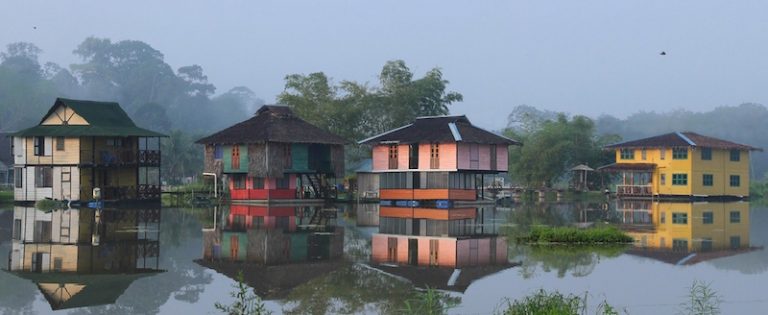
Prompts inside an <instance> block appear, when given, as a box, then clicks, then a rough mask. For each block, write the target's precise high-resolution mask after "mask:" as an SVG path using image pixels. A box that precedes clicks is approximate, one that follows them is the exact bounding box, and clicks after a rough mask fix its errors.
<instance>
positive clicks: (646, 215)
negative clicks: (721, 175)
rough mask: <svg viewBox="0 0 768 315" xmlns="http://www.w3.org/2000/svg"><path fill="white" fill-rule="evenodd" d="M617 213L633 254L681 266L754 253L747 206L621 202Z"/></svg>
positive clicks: (732, 203) (735, 203)
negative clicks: (633, 246) (631, 245)
mask: <svg viewBox="0 0 768 315" xmlns="http://www.w3.org/2000/svg"><path fill="white" fill-rule="evenodd" d="M617 212H618V213H619V216H620V220H621V221H622V222H623V223H625V224H624V225H623V227H622V229H623V230H625V231H626V232H627V234H629V235H630V236H632V237H633V238H634V239H635V248H634V249H633V250H631V251H630V253H631V254H635V255H639V256H645V257H650V258H655V259H658V260H662V261H665V262H669V263H675V264H680V265H683V264H695V263H697V262H701V261H704V260H708V259H714V258H719V257H725V256H731V255H736V254H739V253H743V252H747V251H750V250H752V247H751V246H750V241H749V203H748V202H650V201H646V202H645V203H644V204H643V203H638V202H637V201H626V200H619V201H617Z"/></svg>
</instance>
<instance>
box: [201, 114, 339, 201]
mask: <svg viewBox="0 0 768 315" xmlns="http://www.w3.org/2000/svg"><path fill="white" fill-rule="evenodd" d="M197 143H200V144H203V145H205V172H208V173H216V174H217V175H219V176H221V177H222V178H225V179H224V181H225V182H226V185H227V188H228V190H229V191H230V197H231V199H232V200H235V201H238V200H240V201H244V200H250V201H270V200H295V199H324V198H328V197H331V196H332V194H333V185H332V183H331V181H332V180H334V179H335V178H339V177H343V176H344V145H345V144H346V143H347V141H346V140H344V139H343V138H341V137H339V136H337V135H335V134H333V133H330V132H328V131H325V130H323V129H321V128H319V127H317V126H314V125H312V124H310V123H308V122H306V121H304V120H302V119H301V118H299V117H298V116H296V115H295V114H294V113H293V111H291V109H290V108H288V107H286V106H275V105H265V106H262V107H261V108H260V109H259V110H258V111H257V112H256V115H255V116H253V117H251V118H250V119H248V120H245V121H243V122H240V123H238V124H235V125H233V126H231V127H228V128H226V129H224V130H221V131H219V132H217V133H214V134H212V135H210V136H208V137H205V138H202V139H200V140H197Z"/></svg>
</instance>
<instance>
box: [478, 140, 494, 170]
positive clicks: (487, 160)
mask: <svg viewBox="0 0 768 315" xmlns="http://www.w3.org/2000/svg"><path fill="white" fill-rule="evenodd" d="M478 147H479V148H478V150H479V151H480V169H481V170H490V169H491V145H489V144H481V145H479V146H478Z"/></svg>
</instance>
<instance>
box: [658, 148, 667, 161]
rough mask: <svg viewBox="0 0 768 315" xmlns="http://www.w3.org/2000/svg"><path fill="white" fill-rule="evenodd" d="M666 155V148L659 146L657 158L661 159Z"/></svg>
mask: <svg viewBox="0 0 768 315" xmlns="http://www.w3.org/2000/svg"><path fill="white" fill-rule="evenodd" d="M666 155H667V149H665V148H661V149H660V150H659V158H660V159H662V160H663V159H664V157H665V156H666Z"/></svg>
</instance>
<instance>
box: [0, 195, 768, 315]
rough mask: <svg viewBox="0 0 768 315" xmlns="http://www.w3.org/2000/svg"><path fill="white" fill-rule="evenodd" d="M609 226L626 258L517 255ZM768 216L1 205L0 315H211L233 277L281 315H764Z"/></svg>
mask: <svg viewBox="0 0 768 315" xmlns="http://www.w3.org/2000/svg"><path fill="white" fill-rule="evenodd" d="M595 222H597V224H600V223H601V222H611V223H615V224H618V225H619V226H620V227H621V228H622V229H624V230H626V231H627V232H628V233H629V234H630V235H632V236H633V237H634V238H635V239H636V242H635V245H634V246H602V247H589V248H588V247H581V248H573V247H565V246H556V247H530V246H519V245H517V244H515V242H514V241H509V240H510V239H512V240H513V239H514V236H515V235H519V234H521V233H525V232H526V231H527V230H528V229H529V228H530V227H531V226H534V225H564V226H565V225H579V226H586V225H592V224H595ZM765 226H768V209H763V208H762V207H760V206H755V205H750V204H749V203H714V202H710V203H650V202H616V201H612V202H610V203H607V204H601V203H595V204H586V203H540V204H531V205H512V206H510V207H481V208H462V209H451V210H444V209H428V208H398V207H379V206H378V205H361V206H348V205H336V206H332V207H328V206H327V207H306V206H296V207H258V206H228V207H222V208H217V209H181V208H163V209H119V210H118V209H103V210H100V211H97V210H93V209H80V210H78V209H70V210H58V211H53V212H44V211H39V210H36V209H34V208H28V207H19V206H12V205H0V268H1V269H2V271H0V312H2V313H8V314H20V313H36V314H48V313H67V314H69V313H71V314H106V313H110V314H157V313H163V314H177V313H188V314H205V313H216V310H215V308H214V304H215V303H216V302H224V303H229V302H231V298H230V296H229V293H230V292H231V291H232V290H231V289H232V285H234V284H235V281H234V280H233V278H235V276H236V274H237V272H238V271H239V270H243V271H244V273H245V276H246V282H248V283H249V284H250V285H251V286H253V287H254V288H255V289H256V292H258V294H259V295H260V296H262V297H263V298H264V299H265V300H266V301H267V302H266V305H267V307H268V308H269V309H271V310H273V311H275V313H396V312H397V311H398V310H401V309H402V308H403V307H404V305H403V301H404V300H406V299H408V298H411V297H412V296H413V289H414V287H425V286H430V287H436V288H439V289H441V290H443V292H446V293H447V294H448V296H450V297H451V298H452V299H453V300H455V301H458V302H460V303H459V305H458V306H457V307H456V308H453V309H451V311H450V312H451V313H456V314H488V313H492V312H493V311H494V310H496V309H497V307H498V306H499V305H500V304H501V303H502V302H503V301H504V299H505V298H512V299H514V298H520V297H523V296H525V295H528V294H530V293H532V292H534V291H535V290H538V289H540V288H544V289H547V290H559V291H561V292H566V293H575V294H580V295H581V294H584V293H585V292H587V293H586V294H588V296H589V300H590V304H593V306H594V305H596V304H597V303H599V301H602V300H607V301H608V302H609V303H610V304H611V305H613V306H615V307H618V308H620V309H624V308H626V309H627V310H628V312H629V313H630V314H674V313H676V312H677V311H678V310H680V309H681V303H683V302H685V300H686V299H685V298H686V295H687V292H688V289H687V288H688V287H689V286H690V285H691V284H692V283H693V282H694V281H697V280H698V281H705V282H708V283H710V284H711V287H712V288H713V289H714V290H716V291H717V292H718V293H719V294H720V295H721V296H722V300H723V302H722V304H721V308H722V310H723V313H724V314H757V313H763V312H764V311H765V310H767V309H768V295H766V294H765V291H766V289H768V272H767V270H768V253H766V251H765V249H764V246H765V245H766V241H768V232H766V229H765V228H763V227H765Z"/></svg>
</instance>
